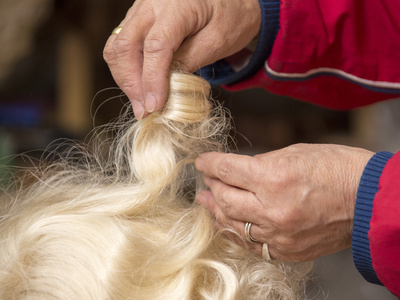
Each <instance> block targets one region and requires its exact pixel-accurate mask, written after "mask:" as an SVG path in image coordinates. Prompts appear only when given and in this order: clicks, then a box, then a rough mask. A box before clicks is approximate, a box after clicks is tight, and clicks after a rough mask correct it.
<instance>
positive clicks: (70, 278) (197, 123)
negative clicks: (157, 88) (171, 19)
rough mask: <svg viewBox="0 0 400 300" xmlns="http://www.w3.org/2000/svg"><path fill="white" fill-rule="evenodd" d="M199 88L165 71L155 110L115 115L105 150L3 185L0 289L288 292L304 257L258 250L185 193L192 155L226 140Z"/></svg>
mask: <svg viewBox="0 0 400 300" xmlns="http://www.w3.org/2000/svg"><path fill="white" fill-rule="evenodd" d="M209 91H210V87H209V84H208V83H207V82H206V81H204V80H203V79H201V78H199V77H196V76H193V75H185V74H178V73H174V74H172V75H171V80H170V95H169V99H168V101H167V103H166V105H165V107H164V108H163V110H162V111H160V112H155V113H152V114H151V115H149V116H148V117H147V118H145V119H144V120H141V121H137V122H135V121H132V120H130V121H127V118H126V117H125V118H122V119H121V121H120V123H124V125H123V127H122V128H121V129H120V131H119V134H118V135H117V138H116V139H115V143H114V144H113V146H111V150H110V155H109V156H108V157H107V156H106V157H105V156H102V155H101V152H100V151H95V153H94V154H89V152H88V151H83V150H80V152H81V153H82V157H81V158H80V159H78V160H77V159H76V157H75V156H74V154H72V153H73V151H72V150H71V151H70V152H69V153H70V154H69V155H66V156H63V157H62V159H60V161H59V162H58V163H53V164H52V165H51V166H50V167H49V166H46V171H45V172H42V173H40V174H39V175H40V178H39V179H38V181H37V182H36V183H35V184H33V185H31V186H30V187H28V188H24V189H19V190H17V191H16V192H14V193H11V192H10V193H6V194H4V195H3V197H2V202H3V205H1V206H0V207H2V210H1V214H0V287H1V288H0V298H1V299H96V300H97V299H168V300H169V299H179V300H180V299H218V300H219V299H274V300H276V299H296V298H297V297H298V296H299V295H300V294H299V292H301V287H302V286H301V283H302V281H303V279H304V276H305V274H306V273H307V272H308V271H309V266H305V265H294V264H288V263H283V262H279V261H275V262H273V263H270V262H266V261H264V260H262V259H261V258H259V257H257V256H255V255H253V254H252V253H250V252H248V251H247V250H245V249H243V248H241V247H239V246H237V245H236V244H234V243H232V242H231V241H229V240H228V239H226V238H225V237H224V236H223V235H222V234H220V233H218V232H216V231H215V230H214V228H213V221H212V218H211V217H210V215H209V214H208V213H207V212H206V211H205V209H204V208H202V207H200V206H199V205H197V204H196V203H194V202H193V200H194V196H195V187H196V186H198V185H201V177H199V176H198V175H197V174H196V171H195V170H194V168H193V162H194V159H195V158H196V157H197V155H198V154H199V153H201V152H204V151H225V150H226V138H227V135H226V129H227V121H226V120H225V117H224V114H223V113H222V111H221V108H217V109H213V108H212V105H211V104H210V102H209V100H208V96H209ZM98 149H100V148H98ZM71 157H73V158H74V159H70V158H71ZM70 161H73V162H74V163H70ZM39 175H38V176H39Z"/></svg>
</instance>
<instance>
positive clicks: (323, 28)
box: [227, 0, 400, 109]
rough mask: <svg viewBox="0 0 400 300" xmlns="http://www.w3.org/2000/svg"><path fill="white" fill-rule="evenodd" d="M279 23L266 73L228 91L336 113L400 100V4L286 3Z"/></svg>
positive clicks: (348, 0) (383, 0)
mask: <svg viewBox="0 0 400 300" xmlns="http://www.w3.org/2000/svg"><path fill="white" fill-rule="evenodd" d="M279 22H280V28H279V31H278V33H277V36H276V38H275V41H274V44H273V47H272V51H271V54H270V56H269V58H268V59H267V61H266V62H265V64H264V68H263V69H261V70H259V71H258V72H257V73H256V74H255V75H253V76H251V77H250V78H248V79H247V80H244V81H241V82H239V83H235V84H232V85H230V86H228V87H227V88H228V89H230V90H239V89H244V88H249V87H256V86H259V87H263V88H265V89H267V90H269V91H270V92H273V93H276V94H280V95H286V96H291V97H293V98H297V99H302V100H305V101H307V102H312V103H315V104H318V105H322V106H325V107H330V108H336V109H349V108H354V107H358V106H363V105H367V104H370V103H373V102H377V101H382V100H386V99H391V98H395V97H399V96H400V50H399V49H400V1H397V0H379V1H362V0H335V1H322V0H291V1H289V0H283V1H281V6H280V20H279Z"/></svg>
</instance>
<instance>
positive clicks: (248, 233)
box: [244, 222, 257, 243]
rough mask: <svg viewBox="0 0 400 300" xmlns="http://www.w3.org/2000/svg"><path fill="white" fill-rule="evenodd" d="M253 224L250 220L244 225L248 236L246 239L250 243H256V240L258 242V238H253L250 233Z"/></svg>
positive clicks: (245, 233)
mask: <svg viewBox="0 0 400 300" xmlns="http://www.w3.org/2000/svg"><path fill="white" fill-rule="evenodd" d="M251 225H253V224H251V223H250V222H247V223H246V225H244V235H245V236H246V239H247V240H248V241H249V242H250V243H254V242H257V240H256V239H255V238H253V237H252V236H251V234H250V229H251Z"/></svg>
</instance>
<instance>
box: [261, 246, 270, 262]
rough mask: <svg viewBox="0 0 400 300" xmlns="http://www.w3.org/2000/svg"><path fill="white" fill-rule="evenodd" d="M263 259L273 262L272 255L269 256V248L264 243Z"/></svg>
mask: <svg viewBox="0 0 400 300" xmlns="http://www.w3.org/2000/svg"><path fill="white" fill-rule="evenodd" d="M262 257H263V258H264V259H265V260H266V261H271V255H270V254H269V248H268V244H267V243H264V244H263V246H262Z"/></svg>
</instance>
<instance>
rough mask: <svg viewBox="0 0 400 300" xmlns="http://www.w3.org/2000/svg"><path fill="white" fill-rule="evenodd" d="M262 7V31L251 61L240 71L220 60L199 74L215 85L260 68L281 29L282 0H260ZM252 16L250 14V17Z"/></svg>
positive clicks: (237, 80) (246, 74) (237, 79)
mask: <svg viewBox="0 0 400 300" xmlns="http://www.w3.org/2000/svg"><path fill="white" fill-rule="evenodd" d="M259 2H260V7H261V18H262V19H261V31H260V35H259V39H258V43H257V47H256V50H255V51H254V53H253V54H252V57H251V59H250V61H249V63H248V64H247V65H246V66H245V67H244V68H243V69H241V70H240V71H239V72H235V71H234V70H233V69H232V67H231V65H230V64H229V63H227V62H226V61H224V60H219V61H217V62H215V63H214V64H212V65H209V66H206V67H204V68H201V69H200V70H198V71H197V74H199V75H200V76H202V77H203V78H205V79H207V80H208V81H210V83H211V84H213V85H221V84H227V85H229V84H233V83H236V82H239V81H241V80H243V79H246V78H248V77H250V76H252V75H254V74H255V73H256V72H257V71H258V70H260V69H261V68H262V67H263V65H264V62H265V61H266V60H267V58H268V57H269V55H270V54H271V50H272V45H273V44H274V41H275V38H276V34H277V33H278V30H279V27H280V25H279V17H280V4H281V2H280V0H259ZM250 17H251V16H249V18H250Z"/></svg>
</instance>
